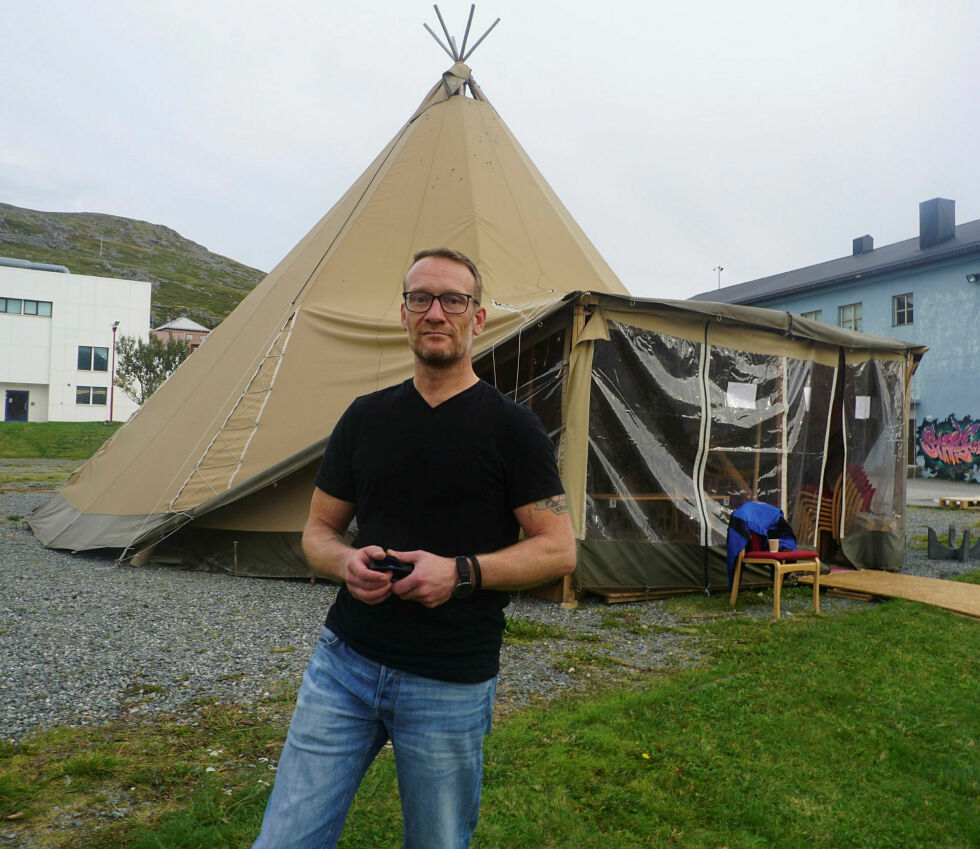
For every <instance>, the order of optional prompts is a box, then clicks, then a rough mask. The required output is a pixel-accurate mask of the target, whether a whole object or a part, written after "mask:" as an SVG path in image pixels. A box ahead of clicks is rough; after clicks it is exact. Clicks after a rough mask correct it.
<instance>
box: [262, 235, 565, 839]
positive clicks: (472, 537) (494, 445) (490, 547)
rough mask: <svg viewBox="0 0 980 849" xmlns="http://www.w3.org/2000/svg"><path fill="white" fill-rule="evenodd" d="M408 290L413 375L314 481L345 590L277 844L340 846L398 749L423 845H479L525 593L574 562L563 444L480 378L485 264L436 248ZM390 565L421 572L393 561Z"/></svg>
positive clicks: (315, 520) (413, 834)
mask: <svg viewBox="0 0 980 849" xmlns="http://www.w3.org/2000/svg"><path fill="white" fill-rule="evenodd" d="M402 288H403V293H402V297H403V304H402V307H401V322H402V326H403V327H404V328H405V330H406V331H407V332H408V341H409V345H410V346H411V349H412V352H413V354H414V362H415V371H414V377H413V378H412V379H410V380H408V381H406V382H405V383H402V384H399V385H397V386H393V387H390V388H388V389H383V390H381V391H379V392H375V393H372V394H370V395H366V396H363V397H361V398H358V399H357V400H356V401H354V403H353V404H351V406H350V407H349V408H348V410H347V412H345V413H344V415H343V416H342V417H341V420H340V421H339V422H338V423H337V426H336V428H335V429H334V431H333V433H332V434H331V436H330V440H329V443H328V445H327V449H326V451H325V453H324V457H323V463H322V465H321V468H320V472H319V474H318V475H317V478H316V487H315V489H314V492H313V499H312V503H311V505H310V515H309V519H308V521H307V525H306V529H305V531H304V534H303V548H304V551H305V553H306V556H307V558H308V560H309V562H310V564H311V565H312V566H313V568H314V569H315V570H316V571H317V572H319V573H321V574H323V575H326V576H328V577H330V578H332V579H334V580H336V581H339V582H341V583H342V584H343V586H342V587H341V589H340V590H339V592H338V594H337V600H336V602H335V603H334V605H333V606H332V607H331V609H330V611H329V613H328V614H327V619H326V625H325V627H324V630H323V632H322V634H321V636H320V640H319V643H318V645H317V649H316V652H315V653H314V655H313V657H312V658H311V660H310V663H309V666H308V667H307V670H306V674H305V675H304V677H303V685H302V687H301V689H300V692H299V695H298V697H297V702H296V711H295V713H294V715H293V720H292V723H291V725H290V729H289V735H288V737H287V739H286V745H285V747H284V749H283V753H282V756H281V758H280V761H279V771H278V774H277V778H276V784H275V787H274V788H273V792H272V795H271V797H270V799H269V805H268V807H267V809H266V814H265V820H264V822H263V827H262V833H261V834H260V835H259V838H258V840H257V841H256V843H255V847H261V849H267V847H278V849H282V848H283V847H297V849H298V847H304V849H305V847H311V848H312V847H317V849H322V847H332V846H334V845H335V844H336V842H337V839H338V837H339V835H340V831H341V828H342V827H343V823H344V819H345V817H346V814H347V810H348V808H349V806H350V804H351V801H352V800H353V797H354V793H355V791H356V790H357V787H358V785H359V784H360V782H361V779H362V778H363V776H364V773H365V771H366V770H367V768H368V766H369V765H370V763H371V761H372V760H373V759H374V757H375V756H376V755H377V753H378V751H379V750H380V749H381V747H382V746H383V745H384V744H385V743H386V741H387V740H388V739H389V738H390V739H391V741H392V746H393V749H394V755H395V764H396V769H397V773H398V786H399V794H400V797H401V802H402V813H403V817H404V822H405V839H404V844H403V845H404V847H405V849H460V847H466V846H468V845H469V841H470V837H471V835H472V833H473V829H474V828H475V827H476V821H477V816H478V813H479V805H480V786H481V781H482V769H483V738H484V735H485V734H486V733H488V731H489V729H490V720H491V715H492V709H493V698H494V693H495V691H496V675H497V669H498V666H499V653H500V644H501V640H502V634H503V627H504V613H503V609H504V607H505V606H506V604H507V600H508V591H509V590H517V589H522V588H525V587H530V586H534V585H536V584H540V583H544V582H546V581H548V580H551V579H553V578H556V577H559V576H562V575H565V574H568V573H570V572H571V571H572V570H573V569H574V567H575V540H574V535H573V532H572V526H571V522H570V521H569V517H568V514H567V510H566V508H565V496H564V492H563V490H562V487H561V481H560V479H559V477H558V471H557V468H556V465H555V460H554V449H553V447H552V444H551V441H550V440H549V439H548V437H547V435H546V434H545V432H544V429H543V427H542V426H541V423H540V422H539V421H538V419H537V418H536V417H535V416H534V414H533V413H532V412H531V411H530V410H528V409H527V408H526V407H522V406H520V405H518V404H515V403H514V402H512V401H510V400H509V399H507V398H506V397H504V396H503V395H502V394H500V393H499V392H498V391H497V390H496V389H494V388H493V387H491V386H489V385H488V384H486V383H484V382H482V381H480V380H479V379H478V378H477V376H476V373H475V372H474V371H473V364H472V344H473V338H474V337H475V336H477V335H479V334H480V333H481V332H482V330H483V327H484V324H485V322H486V317H487V314H486V310H485V309H484V308H483V307H482V306H481V305H480V300H481V298H482V283H481V280H480V274H479V271H478V270H477V268H476V266H475V265H474V264H473V262H472V261H471V260H470V259H469V258H468V257H466V256H465V255H463V254H461V253H459V252H457V251H454V250H451V249H448V248H435V249H431V250H426V251H421V252H420V253H418V254H416V255H415V257H414V261H413V264H412V265H411V267H410V268H409V270H408V272H407V273H406V274H405V278H404V280H403V284H402ZM355 517H356V520H357V536H356V538H355V540H354V543H353V545H351V544H349V543H348V541H347V539H346V538H345V536H344V532H345V530H346V529H347V526H348V524H349V523H350V521H351V520H352V519H354V518H355ZM520 531H523V532H524V538H523V539H520V541H519V533H520ZM387 556H392V557H394V558H396V559H397V561H400V562H401V563H402V564H406V565H407V567H410V569H411V572H410V573H409V574H408V575H407V576H404V577H402V576H400V575H398V574H395V573H393V572H392V570H391V569H388V568H385V566H384V562H385V558H386V557H387ZM372 566H374V567H375V568H371V567H372ZM379 569H380V570H379Z"/></svg>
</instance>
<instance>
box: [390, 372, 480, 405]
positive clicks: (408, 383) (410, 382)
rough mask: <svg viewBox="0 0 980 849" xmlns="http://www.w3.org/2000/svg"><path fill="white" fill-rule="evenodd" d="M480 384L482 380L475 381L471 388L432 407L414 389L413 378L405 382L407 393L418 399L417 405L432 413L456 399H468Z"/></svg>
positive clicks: (468, 387)
mask: <svg viewBox="0 0 980 849" xmlns="http://www.w3.org/2000/svg"><path fill="white" fill-rule="evenodd" d="M481 383H483V381H482V380H477V381H476V383H474V384H473V385H472V386H467V387H466V389H463V390H461V391H460V392H457V393H456V394H455V395H450V396H449V397H448V398H447V399H446V400H445V401H441V402H440V403H438V404H436V405H435V406H434V407H433V406H432V405H431V404H430V403H429V402H428V401H426V400H425V396H424V395H423V394H422V393H421V392H419V390H418V389H417V388H416V386H415V381H414V379H413V378H411V377H410V378H409V379H408V380H406V381H405V385H406V387H407V388H408V391H409V392H410V393H411V394H412V395H414V396H415V398H417V399H418V403H420V404H421V405H422V406H423V407H425V409H427V410H431V411H432V412H435V411H437V410H442V409H444V408H445V407H446V406H447V405H450V404H453V403H454V402H456V401H457V399H461V398H466V397H468V396H469V395H470V394H471V393H473V392H476V391H478V389H479V386H480V384H481Z"/></svg>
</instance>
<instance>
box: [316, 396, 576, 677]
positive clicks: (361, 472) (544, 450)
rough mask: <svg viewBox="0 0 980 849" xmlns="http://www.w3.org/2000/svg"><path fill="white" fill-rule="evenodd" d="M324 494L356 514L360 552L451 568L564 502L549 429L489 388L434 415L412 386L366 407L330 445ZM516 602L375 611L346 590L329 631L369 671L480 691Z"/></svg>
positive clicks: (476, 596) (482, 595)
mask: <svg viewBox="0 0 980 849" xmlns="http://www.w3.org/2000/svg"><path fill="white" fill-rule="evenodd" d="M316 485H317V486H318V487H319V488H320V489H322V490H323V491H324V492H326V493H327V494H328V495H332V496H333V497H334V498H339V499H341V500H343V501H350V502H353V503H354V504H355V505H356V521H357V537H356V539H355V540H354V546H355V547H356V548H361V547H363V546H366V545H379V546H381V547H382V548H385V549H388V548H391V549H394V550H396V551H414V550H423V551H429V552H432V553H433V554H438V555H440V556H443V557H455V556H457V555H461V554H464V555H465V554H481V553H488V552H492V551H497V550H499V549H501V548H505V547H506V546H508V545H513V544H514V543H515V542H517V539H518V534H519V532H520V526H519V525H518V523H517V520H516V518H515V517H514V513H513V511H514V509H515V508H517V507H520V506H522V505H524V504H530V503H532V502H534V501H539V500H541V499H543V498H547V497H549V496H552V495H558V494H560V493H563V492H564V490H563V489H562V485H561V479H560V478H559V476H558V468H557V465H556V463H555V450H554V446H553V444H552V442H551V440H550V439H549V438H548V435H547V434H546V433H545V431H544V428H543V427H542V425H541V422H540V420H539V419H538V418H537V416H535V415H534V413H533V412H531V410H529V409H528V408H527V407H524V406H521V405H520V404H516V403H514V402H513V401H511V400H510V399H508V398H507V397H506V396H504V395H502V394H501V393H500V392H498V391H497V390H496V389H494V388H493V387H492V386H490V385H489V384H487V383H484V382H483V381H480V382H478V383H476V384H474V385H473V386H471V387H470V388H469V389H466V390H464V391H463V392H460V393H459V394H458V395H455V396H453V397H452V398H449V399H448V400H447V401H444V402H443V403H442V404H440V405H439V406H437V407H430V406H429V405H428V403H426V401H425V399H424V398H422V396H421V395H419V393H418V391H417V390H416V389H415V386H414V384H413V383H412V381H411V380H407V381H405V382H404V383H401V384H399V385H397V386H392V387H390V388H388V389H382V390H380V391H379V392H374V393H372V394H370V395H365V396H362V397H360V398H358V399H357V400H355V401H354V403H353V404H351V406H350V407H349V408H348V409H347V411H346V412H345V413H344V415H343V416H342V417H341V419H340V421H339V422H338V423H337V426H336V428H334V431H333V433H332V434H331V435H330V440H329V442H328V443H327V448H326V451H325V452H324V455H323V462H322V464H321V466H320V471H319V473H318V474H317V477H316ZM508 597H509V596H508V593H506V592H499V591H493V590H481V591H479V592H475V593H473V594H472V595H471V596H470V597H469V598H466V599H455V598H453V599H450V600H449V601H448V602H446V603H445V604H442V605H440V606H438V607H435V608H427V607H424V606H423V605H421V604H419V603H418V602H413V601H403V600H402V599H400V598H398V597H397V596H391V597H390V598H388V599H387V600H386V601H384V602H383V603H382V604H379V605H368V604H364V603H363V602H361V601H358V600H357V599H355V598H354V597H353V596H352V595H351V594H350V593H349V592H348V590H347V588H346V587H342V588H341V590H340V592H339V593H338V594H337V600H336V602H335V603H334V605H333V606H332V607H331V608H330V611H329V613H328V614H327V620H326V624H327V627H328V628H330V629H331V630H332V631H333V632H334V633H336V634H337V636H339V637H340V638H341V639H343V640H344V641H346V642H347V643H348V644H349V645H350V646H351V648H353V649H354V650H355V651H357V652H359V653H360V654H362V655H364V656H365V657H367V658H370V659H371V660H375V661H377V662H379V663H383V664H385V665H387V666H391V667H393V668H395V669H401V670H404V671H407V672H412V673H414V674H416V675H423V676H425V677H428V678H435V679H438V680H443V681H456V682H462V683H467V682H469V683H476V682H479V681H486V680H487V679H489V678H492V677H493V676H494V675H496V674H497V670H498V667H499V654H500V644H501V639H502V634H503V628H504V614H503V609H504V607H506V605H507V601H508Z"/></svg>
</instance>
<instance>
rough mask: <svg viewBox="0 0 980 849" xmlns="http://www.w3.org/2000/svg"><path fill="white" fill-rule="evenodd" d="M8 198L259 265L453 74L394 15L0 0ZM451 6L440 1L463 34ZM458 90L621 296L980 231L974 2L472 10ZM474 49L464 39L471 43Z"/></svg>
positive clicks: (423, 17) (374, 7) (415, 26)
mask: <svg viewBox="0 0 980 849" xmlns="http://www.w3.org/2000/svg"><path fill="white" fill-rule="evenodd" d="M0 7H2V17H3V21H4V25H3V27H4V37H3V47H2V50H0V81H2V87H0V202H6V203H12V204H15V205H17V206H26V207H30V208H32V209H42V210H48V211H59V212H82V211H85V212H104V213H110V214H114V215H123V216H127V217H131V218H138V219H143V220H147V221H151V222H153V223H157V224H165V225H167V226H169V227H172V228H173V229H175V230H177V231H178V232H180V233H181V234H182V235H184V236H186V237H187V238H189V239H193V240H194V241H196V242H199V243H200V244H203V245H205V246H206V247H207V248H209V249H210V250H212V251H215V252H217V253H221V254H224V255H226V256H229V257H232V258H234V259H236V260H238V261H240V262H244V263H247V264H249V265H252V266H255V267H257V268H260V269H263V270H265V271H268V270H270V269H271V268H272V267H273V266H274V265H275V264H276V263H277V262H278V261H279V260H280V259H281V258H282V257H283V256H285V254H286V253H287V252H288V251H289V249H290V248H292V247H293V245H295V244H296V242H298V241H299V240H300V238H302V236H303V235H305V233H306V232H307V231H308V230H309V229H310V228H311V227H312V226H313V225H314V223H315V222H316V221H317V220H318V219H319V218H320V217H321V216H322V215H323V214H324V213H325V212H326V211H327V210H328V209H329V208H330V207H331V206H332V205H333V203H334V202H335V201H336V200H337V199H338V198H339V197H340V195H341V194H342V193H343V191H344V190H345V189H346V188H347V187H348V186H349V185H350V184H351V183H352V182H353V181H354V180H355V179H356V178H357V177H358V176H359V175H360V174H361V173H362V172H363V171H364V169H365V168H366V167H367V166H368V164H369V163H370V162H371V160H372V159H373V158H374V156H375V155H376V154H377V153H378V152H379V151H380V150H381V149H382V148H383V147H384V146H385V145H386V144H387V142H388V141H389V140H390V139H391V137H392V136H393V135H394V134H395V133H396V132H397V131H398V129H399V128H400V127H401V125H402V124H403V123H404V122H405V121H406V120H407V119H408V117H409V116H410V115H411V113H412V112H413V111H414V109H415V107H416V106H417V105H418V103H419V101H420V100H421V99H422V97H423V96H424V94H425V93H426V92H427V91H428V89H429V88H430V86H431V85H432V84H433V83H434V82H436V81H437V80H438V79H439V75H440V74H441V73H442V71H444V70H445V69H446V68H448V67H449V65H450V64H451V61H450V59H449V57H448V56H447V55H446V54H445V53H443V52H442V50H441V49H440V48H439V47H438V45H436V43H435V42H434V41H433V40H432V38H431V37H430V36H429V34H428V33H426V32H425V30H424V29H423V27H422V24H423V23H428V24H429V25H430V26H431V27H433V29H435V30H436V31H437V32H440V31H441V30H440V28H439V25H438V20H437V18H436V14H435V11H434V10H433V8H432V5H431V4H428V3H424V2H419V3H413V2H407V1H406V0H397V2H396V0H375V2H372V0H363V1H362V2H344V3H340V2H331V0H288V2H283V0H274V1H273V0H270V2H266V0H234V2H232V0H194V2H189V0H86V2H79V0H31V2H15V0H0ZM469 7H470V4H469V2H465V3H464V2H458V0H443V2H442V3H440V4H439V8H440V10H441V11H442V13H443V17H444V19H445V20H446V23H447V25H448V27H449V29H450V32H452V33H453V34H454V35H455V36H456V37H457V39H459V38H460V37H461V36H462V33H463V30H464V29H465V25H466V18H467V15H468V13H469ZM496 17H500V18H501V22H500V23H499V24H498V25H497V27H496V29H495V30H494V31H493V32H492V33H491V34H490V35H489V36H488V37H487V39H486V41H484V42H483V44H482V45H480V46H479V47H478V48H477V50H476V52H475V53H474V54H473V55H472V57H470V59H469V61H468V64H469V65H470V66H471V67H472V69H473V75H474V78H475V79H476V80H477V81H478V82H479V84H480V86H481V87H482V89H483V91H484V92H485V93H486V95H487V97H488V98H489V99H490V101H491V103H493V105H494V107H495V108H496V109H497V111H498V112H499V113H500V115H501V117H502V118H503V120H504V121H505V122H506V123H507V125H508V126H509V127H510V129H511V130H512V131H513V133H514V134H515V136H516V137H517V138H518V139H519V140H520V142H521V143H522V145H523V146H524V147H525V149H526V150H527V151H528V153H529V154H530V156H531V158H532V159H533V160H534V162H535V163H536V165H537V166H538V168H539V169H540V171H541V172H542V173H543V174H544V176H545V178H546V179H547V180H548V181H549V182H550V183H551V185H552V187H553V188H554V189H555V191H556V192H557V193H558V196H559V197H560V198H561V199H562V201H563V202H564V203H565V205H566V206H567V207H568V209H569V210H570V212H571V213H572V215H573V216H574V217H575V218H576V219H577V220H578V222H579V224H581V226H582V228H583V229H584V230H585V232H586V234H587V235H588V236H589V237H590V238H591V239H592V241H593V242H594V243H595V245H596V247H597V248H598V249H599V251H600V252H601V253H602V254H603V255H604V256H605V258H606V260H607V261H608V262H609V264H610V265H611V266H612V268H613V270H614V271H615V272H616V273H617V274H618V275H619V276H620V278H621V279H622V280H623V282H624V283H625V285H626V286H627V288H629V289H630V291H632V292H633V293H634V294H636V295H638V296H643V297H674V298H683V297H688V296H690V295H693V294H696V293H698V292H702V291H706V290H708V289H712V288H715V287H716V286H717V283H718V275H717V272H716V271H715V268H716V267H717V266H723V267H724V271H723V272H722V273H721V281H722V284H723V285H728V284H733V283H740V282H743V281H745V280H751V279H755V278H757V277H763V276H766V275H769V274H777V273H779V272H782V271H788V270H790V269H793V268H799V267H801V266H805V265H810V264H813V263H817V262H822V261H825V260H829V259H833V258H835V257H839V256H845V255H847V254H849V253H850V252H851V240H852V239H853V238H854V237H856V236H861V235H864V234H865V233H870V234H871V235H872V236H873V237H874V239H875V244H876V245H877V246H879V247H880V246H882V245H885V244H888V243H891V242H895V241H899V240H902V239H906V238H910V237H912V236H915V235H917V231H918V203H919V202H920V201H923V200H926V199H929V198H932V197H937V196H939V197H947V198H952V199H954V200H955V201H956V218H957V222H960V223H962V222H964V221H969V220H973V219H977V218H980V109H978V103H980V97H978V95H980V92H978V80H980V67H978V66H980V60H978V56H980V49H978V47H977V41H978V34H980V3H978V2H976V0H933V2H931V3H924V2H921V0H918V2H904V1H903V0H846V2H840V0H820V2H816V0H811V2H808V3H802V2H793V0H779V1H778V2H776V1H775V0H773V2H769V0H742V2H733V0H725V2H720V0H717V1H715V0H711V2H709V1H708V0H705V2H698V0H688V2H686V3H678V2H677V0H671V2H659V0H647V2H632V0H603V2H578V0H564V2H560V3H557V2H539V0H482V2H480V3H478V4H477V7H476V14H475V17H474V24H473V31H474V33H475V34H476V35H479V34H481V33H482V32H483V31H484V30H485V29H486V28H487V27H488V26H489V25H490V24H491V23H492V22H493V20H494V18H496ZM474 37H475V36H474V35H473V34H471V36H470V44H472V43H473V40H474Z"/></svg>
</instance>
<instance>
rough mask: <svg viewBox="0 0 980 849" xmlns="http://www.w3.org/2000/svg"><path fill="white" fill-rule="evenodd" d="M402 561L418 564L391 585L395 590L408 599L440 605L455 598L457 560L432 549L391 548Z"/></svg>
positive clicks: (425, 603) (432, 605)
mask: <svg viewBox="0 0 980 849" xmlns="http://www.w3.org/2000/svg"><path fill="white" fill-rule="evenodd" d="M388 553H389V554H390V555H391V556H392V557H397V558H398V559H399V560H401V562H402V563H411V564H413V565H414V567H415V568H414V569H413V570H412V574H411V575H407V576H405V577H404V578H402V579H401V580H400V581H394V582H393V583H392V584H391V591H392V592H393V593H394V594H395V595H397V596H398V597H399V598H403V599H405V601H415V602H418V603H419V604H423V605H425V606H426V607H438V606H439V605H440V604H445V603H446V602H447V601H449V599H450V598H451V597H452V594H453V590H454V589H455V588H456V582H457V576H456V561H455V560H454V559H453V558H451V557H439V556H437V555H435V554H431V553H429V552H428V551H389V552H388Z"/></svg>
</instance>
